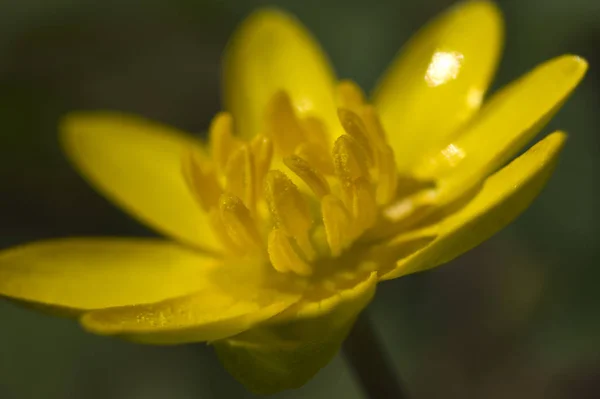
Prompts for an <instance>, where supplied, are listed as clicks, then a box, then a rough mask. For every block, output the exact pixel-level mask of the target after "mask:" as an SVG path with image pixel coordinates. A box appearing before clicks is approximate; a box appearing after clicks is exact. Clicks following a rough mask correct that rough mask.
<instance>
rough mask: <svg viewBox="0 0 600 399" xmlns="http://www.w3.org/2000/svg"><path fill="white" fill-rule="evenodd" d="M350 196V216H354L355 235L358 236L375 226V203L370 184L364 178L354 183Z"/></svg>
mask: <svg viewBox="0 0 600 399" xmlns="http://www.w3.org/2000/svg"><path fill="white" fill-rule="evenodd" d="M352 194H353V195H352V197H353V201H352V215H353V216H354V226H355V233H356V234H357V235H358V234H362V233H363V232H364V231H365V230H367V229H369V228H371V227H372V226H373V224H375V221H376V220H377V203H376V202H375V196H374V195H373V188H372V187H371V184H370V183H369V182H368V181H367V180H366V179H364V178H360V179H357V180H356V181H354V183H353V184H352Z"/></svg>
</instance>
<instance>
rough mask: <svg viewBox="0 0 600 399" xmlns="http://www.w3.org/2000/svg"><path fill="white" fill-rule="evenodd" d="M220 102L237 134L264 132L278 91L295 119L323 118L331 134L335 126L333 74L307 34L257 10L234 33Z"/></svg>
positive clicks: (280, 15)
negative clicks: (269, 106) (268, 110)
mask: <svg viewBox="0 0 600 399" xmlns="http://www.w3.org/2000/svg"><path fill="white" fill-rule="evenodd" d="M223 67H224V74H223V87H224V93H223V98H224V102H225V104H224V105H225V108H226V109H227V110H228V111H230V112H231V113H232V114H233V117H234V120H235V125H236V129H237V132H238V134H240V135H241V136H243V137H246V138H247V137H252V136H254V135H256V134H258V133H263V132H264V117H265V111H266V107H267V103H268V102H269V101H270V100H271V98H272V96H273V95H274V94H275V93H277V92H278V91H280V90H283V91H285V92H286V93H287V94H288V95H289V96H290V97H291V100H292V105H293V108H294V109H295V110H296V112H297V113H298V116H300V117H305V116H308V115H316V116H319V117H321V118H325V123H326V125H327V128H328V129H329V131H333V130H332V129H333V128H334V127H336V126H338V123H337V115H336V110H335V99H334V81H335V79H334V73H333V71H332V69H331V67H330V65H329V62H328V60H327V58H326V56H325V54H324V53H323V51H322V50H321V48H320V47H319V44H318V43H317V42H316V41H315V40H314V38H313V37H312V36H311V35H310V33H309V32H308V31H307V30H306V29H305V28H304V27H303V26H302V25H301V24H300V22H298V21H297V20H296V19H294V17H292V16H290V15H288V14H286V13H284V12H282V11H278V10H273V9H264V10H259V11H257V12H255V13H254V14H252V15H251V16H250V17H248V18H247V19H246V20H245V21H244V22H243V23H242V25H241V26H240V27H239V28H238V30H237V31H236V32H235V34H234V35H233V37H232V38H231V41H230V43H229V45H228V48H227V50H226V53H225V57H224V65H223Z"/></svg>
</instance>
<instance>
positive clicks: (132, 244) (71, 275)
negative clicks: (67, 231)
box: [0, 238, 216, 313]
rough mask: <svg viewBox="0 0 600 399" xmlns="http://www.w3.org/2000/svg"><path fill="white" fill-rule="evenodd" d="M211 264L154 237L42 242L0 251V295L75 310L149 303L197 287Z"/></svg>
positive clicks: (205, 258)
mask: <svg viewBox="0 0 600 399" xmlns="http://www.w3.org/2000/svg"><path fill="white" fill-rule="evenodd" d="M215 263H216V260H215V259H212V258H209V257H207V256H206V255H204V254H202V253H198V252H196V251H192V250H190V249H188V248H185V247H183V246H180V245H178V244H176V243H173V242H168V241H163V240H158V239H128V238H72V239H60V240H49V241H41V242H37V243H32V244H27V245H22V246H19V247H14V248H10V249H7V250H5V251H2V252H0V296H5V297H9V298H12V299H17V300H21V301H26V302H33V303H38V304H41V305H44V306H46V307H49V308H65V310H71V311H73V312H75V313H77V312H82V311H88V310H92V309H101V308H105V307H111V306H121V305H129V304H134V303H151V302H156V301H161V300H163V299H166V298H171V297H176V296H180V295H186V294H188V293H190V292H194V291H196V290H198V289H199V287H200V286H202V285H203V284H205V282H206V275H207V273H209V272H211V271H212V270H213V269H214V268H215Z"/></svg>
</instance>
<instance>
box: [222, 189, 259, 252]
mask: <svg viewBox="0 0 600 399" xmlns="http://www.w3.org/2000/svg"><path fill="white" fill-rule="evenodd" d="M219 211H220V214H221V219H222V221H223V225H224V227H225V231H227V234H228V235H229V237H230V238H231V240H232V241H233V242H234V243H235V244H236V245H237V246H238V247H241V248H251V249H254V250H258V249H261V248H262V245H263V244H262V241H261V239H260V235H259V233H258V230H257V228H256V225H255V223H254V220H253V219H252V216H250V211H249V210H248V208H246V206H244V203H243V202H242V200H240V199H239V198H238V197H236V196H235V195H232V194H229V193H225V194H223V195H221V199H220V200H219Z"/></svg>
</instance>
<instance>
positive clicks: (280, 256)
mask: <svg viewBox="0 0 600 399" xmlns="http://www.w3.org/2000/svg"><path fill="white" fill-rule="evenodd" d="M268 252H269V259H270V260H271V264H272V265H273V267H274V268H275V270H277V271H279V272H282V273H287V272H289V271H292V272H294V273H296V274H299V275H301V276H310V275H311V274H312V272H313V270H312V268H311V267H310V265H308V264H307V263H306V262H304V261H303V260H302V259H301V258H300V256H299V255H298V253H297V252H296V251H295V250H294V247H293V246H292V243H291V242H290V240H289V238H288V237H287V235H286V234H285V233H283V232H282V231H281V230H279V229H273V230H271V232H270V233H269V240H268Z"/></svg>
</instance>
